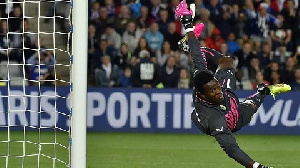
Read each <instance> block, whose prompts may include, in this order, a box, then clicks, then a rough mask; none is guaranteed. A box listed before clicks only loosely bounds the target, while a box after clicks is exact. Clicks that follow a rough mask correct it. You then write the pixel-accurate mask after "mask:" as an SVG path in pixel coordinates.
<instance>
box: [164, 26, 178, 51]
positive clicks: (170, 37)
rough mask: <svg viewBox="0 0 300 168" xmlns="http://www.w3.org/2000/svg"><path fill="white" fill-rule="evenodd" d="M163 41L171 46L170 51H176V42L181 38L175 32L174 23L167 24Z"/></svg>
mask: <svg viewBox="0 0 300 168" xmlns="http://www.w3.org/2000/svg"><path fill="white" fill-rule="evenodd" d="M164 38H165V40H167V41H169V43H170V45H171V50H173V51H177V50H178V41H179V40H181V36H180V35H179V34H178V33H177V31H176V24H175V23H174V22H170V23H169V24H168V32H167V34H166V35H165V36H164Z"/></svg>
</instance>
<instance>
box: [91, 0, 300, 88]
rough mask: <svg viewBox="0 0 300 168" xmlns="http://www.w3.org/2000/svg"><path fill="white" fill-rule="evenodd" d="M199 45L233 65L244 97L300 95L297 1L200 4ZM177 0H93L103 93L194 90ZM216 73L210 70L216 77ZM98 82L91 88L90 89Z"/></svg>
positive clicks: (96, 70) (95, 55) (95, 75)
mask: <svg viewBox="0 0 300 168" xmlns="http://www.w3.org/2000/svg"><path fill="white" fill-rule="evenodd" d="M194 2H195V5H196V10H195V13H196V16H195V19H194V22H195V24H196V23H204V24H205V30H204V31H203V32H202V34H201V36H200V38H199V40H200V42H201V45H202V46H206V47H209V48H213V49H215V50H218V51H220V52H221V53H223V54H224V55H230V56H232V58H233V59H235V63H236V78H237V82H238V83H237V85H238V88H239V89H244V90H252V89H255V88H256V85H257V84H258V83H261V82H265V83H267V84H277V83H287V84H290V85H291V86H292V88H293V90H300V10H299V6H300V5H299V1H297V0H295V1H294V0H195V1H194ZM179 3H180V0H102V1H97V0H89V5H90V8H89V28H88V59H89V66H88V67H89V70H88V71H89V72H88V74H89V82H90V83H92V84H94V85H96V86H99V87H143V88H154V87H157V88H162V87H164V88H191V87H192V86H191V82H190V81H191V80H190V76H191V75H190V72H191V68H192V67H191V59H190V55H189V53H186V52H183V51H181V50H180V49H179V48H178V44H177V43H178V41H179V40H180V39H181V38H182V37H183V35H184V34H185V32H184V29H182V27H181V25H180V22H179V19H178V18H176V16H175V15H174V10H175V8H176V6H177V5H178V4H179ZM214 68H215V67H211V70H212V71H214V70H215V69H214ZM93 81H94V82H93Z"/></svg>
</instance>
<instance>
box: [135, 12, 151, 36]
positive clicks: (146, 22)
mask: <svg viewBox="0 0 300 168" xmlns="http://www.w3.org/2000/svg"><path fill="white" fill-rule="evenodd" d="M150 24H151V17H150V15H149V10H148V7H147V6H142V7H141V16H140V17H139V18H138V19H137V27H138V28H139V29H141V30H142V31H143V32H145V31H146V30H147V29H148V28H149V27H150Z"/></svg>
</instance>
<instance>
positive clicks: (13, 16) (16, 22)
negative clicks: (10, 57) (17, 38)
mask: <svg viewBox="0 0 300 168" xmlns="http://www.w3.org/2000/svg"><path fill="white" fill-rule="evenodd" d="M22 20H23V14H22V9H21V6H14V8H13V11H12V12H10V14H9V19H8V25H9V31H10V32H15V31H17V30H19V29H20V24H21V21H22Z"/></svg>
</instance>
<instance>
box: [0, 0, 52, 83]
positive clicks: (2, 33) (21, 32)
mask: <svg viewBox="0 0 300 168" xmlns="http://www.w3.org/2000/svg"><path fill="white" fill-rule="evenodd" d="M7 2H8V1H7V0H0V3H1V4H0V18H1V19H0V80H1V82H2V81H5V80H7V79H8V78H9V79H10V84H11V85H23V78H24V77H23V70H25V73H24V74H25V77H26V79H28V80H26V81H25V84H26V85H28V84H29V85H37V84H38V81H40V83H41V84H42V85H53V82H54V75H53V68H54V64H55V59H54V56H53V53H52V52H51V51H52V50H50V49H47V48H46V47H45V46H44V45H43V39H42V38H41V37H38V35H37V33H33V32H32V31H31V30H30V25H29V23H30V22H29V20H28V19H27V18H24V16H23V9H22V5H21V4H22V3H21V1H18V0H13V1H11V2H14V3H7ZM19 2H20V3H19ZM5 3H6V4H5ZM45 40H47V39H45ZM39 64H41V65H40V66H39ZM23 65H26V66H24V67H23Z"/></svg>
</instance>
